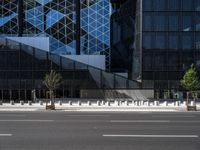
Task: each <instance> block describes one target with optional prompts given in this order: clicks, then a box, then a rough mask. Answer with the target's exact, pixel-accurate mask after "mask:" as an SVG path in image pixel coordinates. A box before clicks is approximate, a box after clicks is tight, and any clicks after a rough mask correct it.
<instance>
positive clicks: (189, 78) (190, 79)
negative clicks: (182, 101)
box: [181, 64, 199, 110]
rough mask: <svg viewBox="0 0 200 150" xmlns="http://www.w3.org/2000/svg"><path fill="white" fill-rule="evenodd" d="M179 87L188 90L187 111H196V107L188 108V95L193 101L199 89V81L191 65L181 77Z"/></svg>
mask: <svg viewBox="0 0 200 150" xmlns="http://www.w3.org/2000/svg"><path fill="white" fill-rule="evenodd" d="M181 85H182V86H183V87H184V88H185V89H186V90H188V92H187V103H186V104H187V110H190V109H191V108H192V109H194V110H196V106H189V104H188V103H189V97H190V96H189V95H191V96H192V97H193V99H194V102H195V98H196V94H197V92H195V91H196V90H197V89H198V88H199V79H198V76H197V71H196V69H195V67H194V65H193V64H192V65H191V66H190V68H189V69H188V70H187V71H186V73H185V75H184V76H183V79H182V80H181Z"/></svg>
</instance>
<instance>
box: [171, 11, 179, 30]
mask: <svg viewBox="0 0 200 150" xmlns="http://www.w3.org/2000/svg"><path fill="white" fill-rule="evenodd" d="M178 30H179V17H178V16H174V15H170V16H169V31H178Z"/></svg>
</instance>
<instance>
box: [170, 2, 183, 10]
mask: <svg viewBox="0 0 200 150" xmlns="http://www.w3.org/2000/svg"><path fill="white" fill-rule="evenodd" d="M168 10H169V11H178V10H180V0H169V1H168Z"/></svg>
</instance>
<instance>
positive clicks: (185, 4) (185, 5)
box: [182, 0, 193, 11]
mask: <svg viewBox="0 0 200 150" xmlns="http://www.w3.org/2000/svg"><path fill="white" fill-rule="evenodd" d="M192 5H193V1H192V0H182V9H183V11H193V9H192Z"/></svg>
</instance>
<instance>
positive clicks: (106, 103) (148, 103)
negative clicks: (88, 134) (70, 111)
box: [0, 100, 195, 107]
mask: <svg viewBox="0 0 200 150" xmlns="http://www.w3.org/2000/svg"><path fill="white" fill-rule="evenodd" d="M43 103H45V102H43V101H39V102H38V103H34V105H40V106H42V105H43ZM3 104H4V103H3V101H0V105H3ZM9 104H10V105H15V104H20V105H22V106H23V105H25V104H26V105H28V106H31V105H33V102H32V101H28V102H27V103H25V102H24V101H19V103H16V102H15V101H13V100H11V101H10V103H9ZM56 104H57V105H58V106H65V105H66V106H105V107H112V106H113V107H120V106H121V107H123V106H124V107H126V106H130V107H131V106H132V107H140V106H146V107H150V106H153V107H158V106H164V107H167V106H171V107H180V106H186V101H183V102H181V101H175V102H170V101H164V102H159V101H139V100H132V101H126V100H125V101H123V100H115V101H104V100H98V101H87V102H82V101H68V102H67V103H66V102H63V101H58V102H57V103H56ZM190 105H191V106H194V105H195V103H194V102H193V101H191V102H190Z"/></svg>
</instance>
